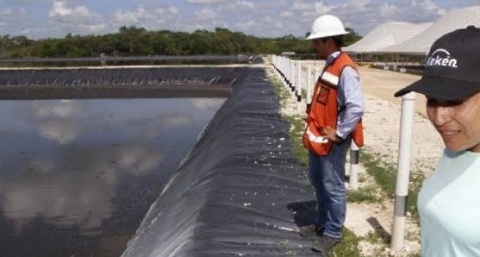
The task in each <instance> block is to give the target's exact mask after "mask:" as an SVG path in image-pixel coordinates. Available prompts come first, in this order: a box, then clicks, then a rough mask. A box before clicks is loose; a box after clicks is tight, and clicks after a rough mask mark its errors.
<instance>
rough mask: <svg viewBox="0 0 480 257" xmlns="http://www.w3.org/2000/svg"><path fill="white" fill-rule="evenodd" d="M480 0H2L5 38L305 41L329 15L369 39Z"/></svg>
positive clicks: (0, 27)
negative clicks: (383, 29)
mask: <svg viewBox="0 0 480 257" xmlns="http://www.w3.org/2000/svg"><path fill="white" fill-rule="evenodd" d="M473 5H480V0H323V1H313V0H0V35H10V36H27V37H28V38H30V39H42V38H63V37H64V36H65V35H67V34H68V33H71V34H72V35H103V34H107V33H116V32H118V29H119V28H120V27H122V26H127V27H129V26H136V27H143V28H145V29H147V30H151V31H157V30H170V31H185V32H193V31H195V30H198V29H205V30H209V31H213V30H214V29H215V28H217V27H222V28H227V29H229V30H231V31H240V32H243V33H245V34H248V35H254V36H260V37H281V36H285V35H290V34H291V35H294V36H304V35H305V34H306V33H307V32H308V31H310V28H311V26H312V23H313V21H314V20H315V18H317V17H318V16H320V15H322V14H333V15H336V16H337V17H339V18H340V19H341V20H342V21H343V22H344V25H345V26H346V27H350V28H352V29H354V30H355V31H356V32H357V33H359V34H360V35H366V34H368V32H370V31H371V30H373V29H374V28H375V27H376V26H378V25H380V24H382V23H385V22H392V21H399V22H412V23H423V22H435V21H436V20H437V19H438V18H440V17H441V16H442V15H444V14H446V13H448V12H449V11H451V10H453V9H458V8H465V7H468V6H473Z"/></svg>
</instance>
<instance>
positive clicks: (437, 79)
mask: <svg viewBox="0 0 480 257" xmlns="http://www.w3.org/2000/svg"><path fill="white" fill-rule="evenodd" d="M411 91H414V92H417V93H421V94H424V95H427V96H430V97H433V98H437V99H441V100H447V101H456V100H461V99H465V98H467V97H469V96H472V95H474V94H475V93H477V92H480V29H478V28H475V27H474V26H468V27H467V28H465V29H459V30H455V31H453V32H450V33H448V34H445V35H444V36H442V37H440V38H439V39H437V41H435V42H434V43H433V45H432V47H431V48H430V52H429V53H428V56H427V60H426V63H425V70H424V71H423V76H422V78H421V79H420V80H418V81H416V82H414V83H413V84H411V85H409V86H407V87H405V88H403V89H401V90H400V91H398V92H396V93H395V96H396V97H397V96H402V95H404V94H406V93H409V92H411Z"/></svg>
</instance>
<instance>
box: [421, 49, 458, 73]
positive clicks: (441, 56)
mask: <svg viewBox="0 0 480 257" xmlns="http://www.w3.org/2000/svg"><path fill="white" fill-rule="evenodd" d="M426 65H427V66H442V67H452V68H458V66H457V59H455V58H451V56H450V53H449V52H448V51H447V50H445V49H442V48H439V49H437V50H435V51H434V52H433V53H432V54H431V55H430V57H428V59H427V63H426Z"/></svg>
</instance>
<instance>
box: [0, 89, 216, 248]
mask: <svg viewBox="0 0 480 257" xmlns="http://www.w3.org/2000/svg"><path fill="white" fill-rule="evenodd" d="M224 101H225V99H224V98H194V99H192V98H190V99H189V98H169V99H121V100H118V99H116V100H105V99H101V100H98V99H97V100H38V101H36V100H30V101H26V100H24V101H18V100H15V101H0V231H1V232H0V253H1V256H17V257H22V256H36V257H42V256H48V257H54V256H62V257H65V256H67V257H68V256H119V255H120V254H121V253H122V252H123V251H124V249H125V248H126V243H127V242H128V240H129V239H130V238H131V237H132V236H133V235H134V233H135V231H136V229H137V228H138V226H139V225H140V222H141V221H142V219H143V217H144V215H145V213H146V212H147V211H148V209H149V207H150V204H151V203H152V202H153V201H154V200H155V199H156V198H157V197H158V195H159V194H160V192H161V190H162V189H163V186H164V185H165V184H166V183H167V181H168V179H169V177H170V176H171V175H172V173H173V172H174V171H175V170H176V168H177V167H178V166H179V164H180V162H181V160H182V159H183V158H184V157H185V156H186V155H187V153H188V151H189V150H190V149H191V148H192V147H193V145H194V144H195V142H196V141H197V137H198V136H199V134H200V133H201V131H202V130H203V129H204V127H205V126H206V125H207V124H208V122H209V121H210V120H211V118H212V117H213V115H214V114H215V112H216V111H217V110H218V109H219V108H220V106H221V105H222V104H223V102H224Z"/></svg>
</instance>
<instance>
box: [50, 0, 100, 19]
mask: <svg viewBox="0 0 480 257" xmlns="http://www.w3.org/2000/svg"><path fill="white" fill-rule="evenodd" d="M91 16H93V14H92V13H91V12H90V11H89V10H88V8H87V7H85V6H77V7H73V8H69V7H67V5H66V2H54V3H53V6H52V10H50V12H49V13H48V17H50V18H54V17H91Z"/></svg>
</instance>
